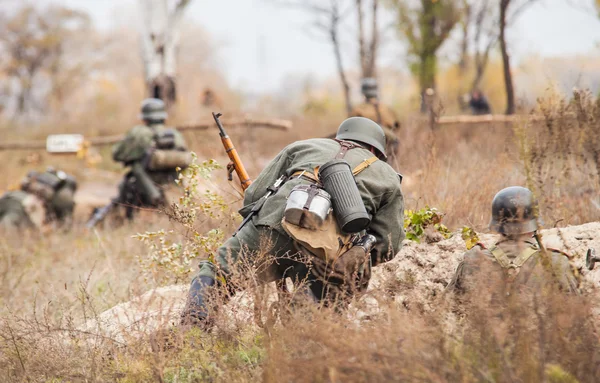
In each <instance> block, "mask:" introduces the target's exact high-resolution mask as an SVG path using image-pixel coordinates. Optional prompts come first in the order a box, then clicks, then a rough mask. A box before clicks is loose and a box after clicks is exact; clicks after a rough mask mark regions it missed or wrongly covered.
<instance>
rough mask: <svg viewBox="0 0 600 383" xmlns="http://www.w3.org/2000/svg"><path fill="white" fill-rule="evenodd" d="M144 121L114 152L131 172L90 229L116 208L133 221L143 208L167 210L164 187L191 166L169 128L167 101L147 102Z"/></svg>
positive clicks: (183, 145)
mask: <svg viewBox="0 0 600 383" xmlns="http://www.w3.org/2000/svg"><path fill="white" fill-rule="evenodd" d="M140 119H141V120H143V121H144V125H137V126H135V127H134V128H133V129H131V130H130V131H129V132H128V133H127V135H126V136H125V138H124V139H123V140H122V141H120V142H119V143H117V144H116V145H115V146H114V148H113V159H114V160H115V161H117V162H121V163H123V164H124V165H125V166H127V167H129V168H130V171H129V172H127V174H126V175H125V177H124V179H123V181H122V182H121V184H120V185H119V195H118V196H117V197H116V198H115V199H114V200H113V201H112V202H111V203H110V204H109V205H107V206H106V207H104V208H102V209H98V210H96V211H95V212H94V214H93V216H92V219H91V220H90V221H89V222H88V224H87V226H88V227H93V226H94V225H95V224H96V223H98V222H99V221H100V220H102V219H103V218H104V217H105V216H106V214H107V213H108V212H109V211H110V210H111V209H112V207H114V206H116V205H120V206H124V207H125V216H126V218H127V219H129V220H132V219H133V216H134V213H135V211H136V210H137V209H139V208H142V207H144V208H159V207H161V206H164V205H165V204H166V198H165V194H164V190H163V186H165V185H169V184H172V183H173V182H174V181H175V180H176V179H177V177H178V174H177V169H178V168H179V169H185V168H186V167H187V166H189V164H190V162H191V155H190V153H189V152H188V150H187V148H186V143H185V140H184V138H183V136H182V135H181V133H180V132H179V131H177V129H175V128H169V127H166V126H165V120H166V119H167V112H166V110H165V104H164V102H163V101H161V100H159V99H156V98H149V99H146V100H144V101H143V102H142V107H141V113H140Z"/></svg>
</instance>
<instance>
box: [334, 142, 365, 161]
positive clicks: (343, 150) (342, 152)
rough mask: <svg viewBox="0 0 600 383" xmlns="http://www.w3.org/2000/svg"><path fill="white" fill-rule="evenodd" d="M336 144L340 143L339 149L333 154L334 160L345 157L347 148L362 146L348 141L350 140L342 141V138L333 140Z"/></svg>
mask: <svg viewBox="0 0 600 383" xmlns="http://www.w3.org/2000/svg"><path fill="white" fill-rule="evenodd" d="M335 141H336V142H337V143H338V144H340V151H339V152H338V154H337V155H336V156H335V159H336V160H341V159H343V158H344V157H346V153H347V152H348V150H350V149H354V148H362V146H360V145H358V144H355V143H354V142H350V141H344V140H337V139H336V140H335Z"/></svg>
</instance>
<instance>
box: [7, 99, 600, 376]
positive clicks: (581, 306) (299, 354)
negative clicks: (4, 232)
mask: <svg viewBox="0 0 600 383" xmlns="http://www.w3.org/2000/svg"><path fill="white" fill-rule="evenodd" d="M539 111H541V113H542V114H543V115H544V119H543V120H541V121H533V120H529V119H528V118H526V117H525V118H524V120H523V123H522V124H519V125H517V126H516V127H513V126H508V125H493V126H489V125H485V126H452V127H440V128H438V129H436V130H435V131H433V132H432V131H430V129H429V128H428V127H426V126H424V125H422V124H420V123H418V121H417V120H407V121H406V122H405V123H404V124H403V126H402V130H401V131H400V133H399V137H400V142H401V149H400V157H399V159H398V162H397V163H396V164H394V166H395V167H396V168H397V169H398V170H399V171H400V172H401V173H403V174H404V175H405V176H406V179H405V183H404V186H403V190H404V193H405V197H406V204H407V208H411V209H415V208H419V207H423V206H425V205H429V206H435V207H437V208H438V209H440V210H441V211H443V212H445V213H446V216H445V218H444V222H445V223H446V224H447V225H448V226H449V227H450V228H457V227H460V226H463V225H469V226H472V227H474V228H475V229H477V230H479V231H483V230H485V227H486V226H487V221H488V219H489V206H490V201H491V199H492V197H493V195H494V194H495V193H496V192H497V191H498V190H499V189H501V188H503V187H506V186H509V185H514V184H528V185H529V186H530V187H532V188H533V189H534V190H535V191H536V194H537V195H538V197H539V198H540V201H541V215H542V216H543V217H544V218H545V221H546V225H547V226H553V225H554V224H555V222H559V225H566V224H579V223H584V222H587V221H595V220H598V216H599V215H600V214H599V212H600V210H598V208H596V207H594V206H595V205H594V201H596V203H597V198H598V197H597V196H598V195H599V192H600V190H599V185H598V160H599V157H598V151H597V150H598V148H599V147H600V146H599V145H598V141H597V131H598V121H599V113H598V106H597V104H596V103H595V100H593V99H591V98H589V96H587V95H585V94H583V93H579V94H578V95H577V96H576V97H575V99H574V101H573V102H569V103H567V102H562V101H560V100H559V99H553V98H549V99H546V100H544V101H542V103H541V104H540V107H539ZM129 123H131V122H129V121H121V122H119V124H121V125H118V124H117V125H114V126H111V127H107V128H105V129H106V131H111V132H113V131H123V130H124V129H122V128H121V127H122V126H126V125H127V124H129ZM338 123H339V120H338V119H333V118H332V119H330V120H327V119H318V120H317V119H311V118H305V117H297V118H296V120H295V129H294V131H292V132H289V133H284V132H272V131H265V130H258V129H257V130H253V131H250V132H246V131H233V130H232V131H231V132H230V133H231V135H232V137H233V139H234V140H235V142H236V143H238V149H239V150H240V153H241V154H242V155H243V156H244V157H245V158H247V159H248V164H247V166H248V168H249V171H250V173H251V174H253V175H256V174H258V172H259V171H260V169H261V168H262V167H263V166H264V164H265V163H266V162H267V161H268V160H269V159H270V158H272V157H273V156H274V155H275V154H276V153H277V152H278V151H279V149H280V148H281V147H283V146H284V145H286V144H288V143H290V142H292V141H294V140H296V139H302V138H308V137H314V136H325V135H327V134H329V133H331V132H333V131H334V130H335V129H336V127H337V125H338ZM46 129H50V128H40V129H39V131H36V132H28V133H27V134H21V132H16V131H14V130H12V129H10V128H7V130H5V131H10V133H9V135H8V136H11V137H21V138H23V137H35V136H38V135H42V134H43V132H46V131H47V130H46ZM213 133H214V132H199V133H195V134H192V133H186V137H187V139H188V140H189V142H190V146H191V148H192V149H193V150H194V151H196V152H197V153H199V157H200V158H201V159H203V158H213V157H214V158H217V159H218V160H219V161H220V162H221V163H224V162H225V159H224V156H223V155H222V153H221V150H220V146H219V145H220V144H219V140H218V136H217V135H216V134H213ZM8 136H7V137H8ZM250 153H251V155H250ZM30 154H31V153H27V152H10V153H8V152H4V153H0V160H1V161H2V163H3V165H2V169H3V171H4V175H5V177H3V179H2V180H0V188H6V187H8V186H9V185H10V184H11V183H12V182H14V181H15V180H18V179H20V177H21V176H22V175H24V174H25V173H26V171H27V170H28V169H30V168H31V167H35V168H43V167H44V166H46V165H50V164H53V165H55V166H58V167H61V168H65V169H66V170H67V171H70V172H72V173H74V174H75V175H76V176H78V178H79V179H80V180H81V182H82V184H85V183H88V182H92V181H95V180H97V179H98V178H99V177H100V176H102V177H103V178H102V180H103V181H102V182H105V183H107V184H108V185H109V187H110V185H111V183H112V184H113V185H114V187H115V189H116V184H117V183H118V181H119V177H120V174H119V172H118V170H119V167H118V166H116V165H115V164H113V163H112V162H111V161H110V156H109V155H108V148H104V149H102V154H103V157H104V160H103V163H101V164H100V165H99V166H98V168H99V169H96V170H91V169H87V168H85V167H84V165H83V164H82V163H81V162H77V161H73V160H72V159H71V158H65V157H50V156H49V155H46V154H41V155H40V157H39V159H38V160H36V161H33V162H30V161H31V158H29V157H30ZM214 177H215V178H216V179H222V178H221V177H224V171H222V170H220V171H218V172H216V174H215V176H214ZM213 186H215V185H213ZM215 187H216V190H219V191H220V194H222V195H224V198H225V199H226V201H228V202H229V203H230V204H231V208H232V209H235V208H237V207H238V206H239V204H240V202H239V196H237V195H236V194H235V192H234V191H233V190H232V189H230V188H229V187H227V186H224V185H223V184H222V183H220V182H216V186H215ZM89 208H90V207H89V206H79V207H78V210H79V211H78V223H81V222H82V221H83V219H84V218H85V217H87V214H89ZM141 218H142V219H141V220H139V221H138V222H137V223H135V224H134V225H125V226H122V227H120V228H117V229H113V230H98V231H97V232H91V233H88V232H84V231H83V230H81V229H80V228H79V227H77V228H75V230H74V231H72V232H71V233H68V234H65V233H53V234H50V235H47V236H40V235H36V234H24V235H22V236H19V237H18V238H17V237H5V236H4V237H2V238H1V239H0V254H1V257H0V299H1V302H2V307H1V308H0V372H1V376H2V380H3V381H9V382H10V381H14V382H20V381H30V382H38V381H39V382H48V381H57V382H58V381H65V382H66V381H70V382H79V381H81V382H83V381H97V382H104V381H106V382H109V381H111V382H112V381H121V382H138V381H140V382H141V381H161V382H195V381H257V380H264V381H268V382H270V381H332V382H343V381H411V382H455V381H462V382H480V381H491V382H508V381H511V382H512V381H522V382H533V381H546V382H576V381H580V382H588V381H589V382H592V381H594V380H595V379H594V378H595V377H596V376H600V371H599V370H598V366H599V363H598V362H599V361H600V359H599V358H600V354H599V353H598V351H599V350H598V344H600V343H599V342H598V333H597V331H596V326H597V324H596V323H594V321H592V320H591V318H593V317H597V314H594V315H595V316H594V315H592V311H591V308H590V304H591V303H593V302H590V300H591V298H589V297H586V298H579V297H570V298H568V299H567V298H564V297H562V296H559V295H553V294H551V293H544V294H543V295H541V296H539V295H528V294H525V295H524V296H523V297H521V298H520V299H517V298H514V299H512V298H511V299H502V300H501V301H499V302H493V303H490V302H489V301H483V300H482V299H483V298H481V296H479V297H475V298H474V299H473V300H471V301H470V302H469V303H465V304H464V305H462V306H459V305H457V304H456V302H454V301H453V300H452V299H450V300H449V299H447V297H438V298H436V299H437V300H436V301H435V302H434V303H433V304H432V307H436V309H435V310H433V311H424V310H418V309H410V310H409V309H407V308H406V307H404V306H402V305H401V304H398V303H396V302H398V301H399V300H397V299H392V297H393V296H394V295H395V294H397V293H398V291H401V290H402V289H403V288H406V286H407V285H408V284H410V283H412V282H411V280H413V279H411V278H410V276H407V278H405V280H403V281H402V284H400V285H399V283H398V281H390V283H383V284H382V286H385V289H384V290H383V291H377V290H374V291H371V292H370V293H369V296H368V297H366V298H363V299H362V300H361V301H359V302H355V304H354V305H353V308H352V309H351V310H349V311H348V312H344V313H343V314H340V313H337V312H335V311H333V310H328V309H322V310H318V309H316V308H315V307H314V306H312V305H304V304H302V303H298V302H296V303H295V305H294V307H293V309H291V308H290V307H283V308H279V311H278V310H276V309H277V307H275V306H272V304H271V302H272V299H271V298H270V296H268V295H265V294H267V293H268V291H265V290H264V289H260V288H255V287H251V289H250V290H251V294H250V296H253V297H254V301H255V302H257V303H259V304H258V310H257V311H256V314H258V313H260V317H253V320H251V321H237V322H235V323H234V325H233V326H232V325H231V322H230V321H228V320H226V318H224V317H221V318H222V319H220V320H217V323H216V327H215V329H214V331H213V332H211V333H203V332H200V331H191V332H185V333H176V334H175V335H174V338H173V339H171V343H172V347H163V346H164V344H163V343H162V339H163V338H162V337H156V334H154V335H152V334H148V335H147V336H146V337H143V338H142V339H136V340H131V341H129V342H128V343H127V344H126V345H125V344H122V343H121V342H120V341H118V340H116V339H111V338H110V337H108V338H107V337H103V336H98V335H94V334H88V333H85V332H82V330H81V327H80V325H81V323H83V322H84V321H85V320H86V319H93V318H95V317H97V316H98V313H100V312H101V311H103V310H105V309H107V308H109V307H112V306H113V305H115V304H116V303H118V302H123V301H127V300H130V299H131V298H132V297H133V296H137V295H139V294H141V293H143V292H145V291H147V290H148V289H150V288H152V287H156V281H153V280H146V279H145V278H144V276H145V275H146V273H145V270H143V269H142V267H141V264H140V262H139V260H138V258H139V257H146V256H147V255H148V252H149V250H148V248H146V247H145V246H144V245H143V244H142V243H140V242H139V241H138V240H136V239H134V238H132V235H133V234H135V233H138V232H146V231H153V230H159V229H173V230H174V231H175V232H174V234H172V237H171V239H172V240H173V241H176V242H179V243H183V244H186V243H189V241H190V240H191V239H190V238H189V233H187V232H185V231H183V230H181V229H180V226H179V225H177V224H176V223H174V222H171V221H169V220H168V219H167V218H166V217H164V216H161V217H158V218H156V217H154V218H152V215H151V214H146V215H144V216H143V217H141ZM215 225H217V223H215V221H211V220H209V219H206V218H202V219H200V220H199V221H198V222H197V225H196V228H197V229H198V231H201V232H202V231H205V230H208V229H209V228H213V227H214V226H215ZM231 230H232V227H231V226H228V227H225V228H224V231H225V233H226V234H227V233H230V232H231ZM246 277H247V276H246ZM246 279H247V278H246ZM250 280H251V281H252V279H250ZM251 285H252V283H251ZM482 296H483V294H482ZM223 304H224V302H219V305H221V306H222V305H223ZM374 305H375V306H376V307H377V309H373V306H374ZM278 312H285V313H287V314H286V315H285V316H284V317H283V321H280V320H279V319H278V314H277V313H278ZM467 312H468V315H467V314H466V313H467Z"/></svg>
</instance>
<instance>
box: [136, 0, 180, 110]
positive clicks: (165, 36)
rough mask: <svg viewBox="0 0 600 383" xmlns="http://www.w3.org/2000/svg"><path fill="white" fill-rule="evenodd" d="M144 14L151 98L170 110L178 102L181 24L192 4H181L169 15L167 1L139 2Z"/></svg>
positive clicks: (144, 59)
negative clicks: (177, 73) (178, 56)
mask: <svg viewBox="0 0 600 383" xmlns="http://www.w3.org/2000/svg"><path fill="white" fill-rule="evenodd" d="M140 3H141V4H140V5H141V10H142V14H143V16H144V17H143V26H142V34H141V40H142V57H143V61H144V72H145V78H146V93H147V95H148V97H154V98H160V99H161V100H163V101H164V102H165V104H166V105H167V107H168V108H169V107H171V106H172V105H173V104H175V102H176V100H177V82H176V71H177V62H176V59H177V47H178V45H179V24H180V22H181V18H182V15H183V10H184V8H185V6H186V5H187V4H188V3H189V0H179V1H178V2H177V4H176V5H175V8H174V10H173V11H169V8H168V4H167V0H140Z"/></svg>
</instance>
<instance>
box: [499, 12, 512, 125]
mask: <svg viewBox="0 0 600 383" xmlns="http://www.w3.org/2000/svg"><path fill="white" fill-rule="evenodd" d="M510 1H511V0H500V50H501V52H502V66H503V70H504V88H505V89H506V114H507V115H511V114H514V113H515V89H514V85H513V79H512V73H511V69H510V56H509V55H508V48H507V46H506V13H507V9H508V7H509V5H510Z"/></svg>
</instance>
